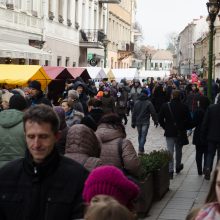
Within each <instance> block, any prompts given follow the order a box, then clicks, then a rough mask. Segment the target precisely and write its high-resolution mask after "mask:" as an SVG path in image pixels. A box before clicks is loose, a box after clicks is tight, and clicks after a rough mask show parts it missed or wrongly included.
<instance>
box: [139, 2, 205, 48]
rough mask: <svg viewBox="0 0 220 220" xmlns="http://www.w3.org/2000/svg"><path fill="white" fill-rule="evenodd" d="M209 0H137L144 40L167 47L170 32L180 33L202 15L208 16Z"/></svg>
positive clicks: (146, 42)
mask: <svg viewBox="0 0 220 220" xmlns="http://www.w3.org/2000/svg"><path fill="white" fill-rule="evenodd" d="M206 2H208V0H137V14H136V20H137V21H138V22H139V24H140V25H141V26H142V30H143V34H144V42H143V43H145V44H147V45H150V46H154V47H155V48H156V49H157V48H160V49H166V47H167V41H168V40H167V39H168V35H169V33H172V32H175V33H177V34H179V33H180V32H181V31H182V30H183V29H184V28H185V26H187V24H188V23H190V22H191V21H192V20H193V19H194V18H199V17H200V15H203V16H207V14H208V12H207V7H206Z"/></svg>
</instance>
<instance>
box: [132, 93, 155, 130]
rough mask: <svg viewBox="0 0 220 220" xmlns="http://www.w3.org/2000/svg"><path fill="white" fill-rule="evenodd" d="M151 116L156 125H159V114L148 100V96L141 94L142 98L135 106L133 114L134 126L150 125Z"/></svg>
mask: <svg viewBox="0 0 220 220" xmlns="http://www.w3.org/2000/svg"><path fill="white" fill-rule="evenodd" d="M150 116H152V119H153V121H154V123H157V122H158V120H157V114H156V111H155V108H154V106H153V104H152V102H151V101H149V100H148V97H147V95H145V94H143V93H141V94H140V97H139V98H138V100H137V101H136V102H135V104H134V110H133V113H132V123H131V124H132V125H135V126H137V125H144V124H150Z"/></svg>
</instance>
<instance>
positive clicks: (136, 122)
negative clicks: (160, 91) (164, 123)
mask: <svg viewBox="0 0 220 220" xmlns="http://www.w3.org/2000/svg"><path fill="white" fill-rule="evenodd" d="M150 115H151V116H152V118H153V121H154V123H155V125H156V127H157V125H158V121H157V114H156V111H155V108H154V106H153V104H152V103H151V101H149V100H148V90H147V89H142V91H141V94H140V97H139V98H138V99H137V102H136V103H135V105H134V110H133V113H132V122H131V126H132V128H135V127H136V126H137V130H138V143H139V155H141V154H143V153H144V145H145V142H146V137H147V133H148V129H149V126H150Z"/></svg>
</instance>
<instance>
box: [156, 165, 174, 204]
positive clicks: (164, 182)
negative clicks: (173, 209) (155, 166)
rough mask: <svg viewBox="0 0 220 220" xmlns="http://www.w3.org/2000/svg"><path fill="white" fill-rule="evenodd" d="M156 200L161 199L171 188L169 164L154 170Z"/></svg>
mask: <svg viewBox="0 0 220 220" xmlns="http://www.w3.org/2000/svg"><path fill="white" fill-rule="evenodd" d="M153 186H154V200H156V201H157V200H160V199H161V198H162V197H163V196H164V194H165V193H166V192H167V191H168V190H169V186H170V178H169V164H168V163H167V164H166V165H165V166H163V167H162V168H161V169H159V170H156V171H154V172H153Z"/></svg>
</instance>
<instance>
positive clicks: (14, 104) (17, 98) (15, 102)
mask: <svg viewBox="0 0 220 220" xmlns="http://www.w3.org/2000/svg"><path fill="white" fill-rule="evenodd" d="M27 107H28V105H27V101H26V99H25V98H24V97H23V96H22V95H18V94H16V95H13V96H12V97H11V98H10V100H9V108H10V109H17V110H19V111H23V110H25V109H26V108H27Z"/></svg>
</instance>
